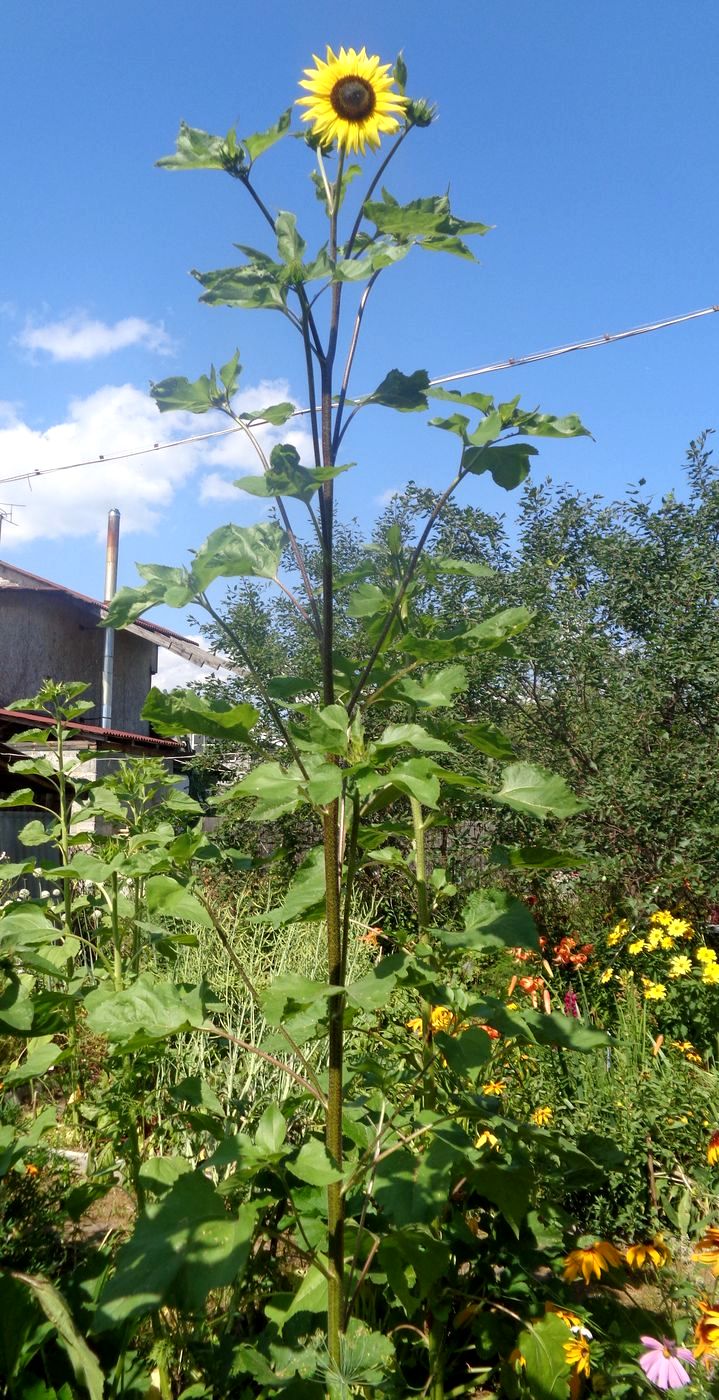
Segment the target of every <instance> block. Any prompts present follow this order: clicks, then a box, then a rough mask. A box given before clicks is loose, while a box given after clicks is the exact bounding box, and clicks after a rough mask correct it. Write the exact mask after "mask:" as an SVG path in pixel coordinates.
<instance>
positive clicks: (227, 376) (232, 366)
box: [220, 350, 242, 402]
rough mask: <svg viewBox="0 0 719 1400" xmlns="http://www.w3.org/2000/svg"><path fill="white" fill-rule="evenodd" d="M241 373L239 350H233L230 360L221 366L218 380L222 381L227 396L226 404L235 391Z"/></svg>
mask: <svg viewBox="0 0 719 1400" xmlns="http://www.w3.org/2000/svg"><path fill="white" fill-rule="evenodd" d="M241 373H242V365H241V364H240V352H239V350H235V353H234V355H233V356H232V359H231V360H228V361H227V364H226V365H222V368H221V369H220V379H221V381H222V385H223V387H224V390H225V393H226V395H227V400H228V402H229V400H230V399H231V398H232V397H233V395H234V394H235V392H236V390H237V381H238V379H239V377H240V375H241Z"/></svg>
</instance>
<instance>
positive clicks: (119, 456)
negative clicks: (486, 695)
mask: <svg viewBox="0 0 719 1400" xmlns="http://www.w3.org/2000/svg"><path fill="white" fill-rule="evenodd" d="M715 311H719V305H717V306H705V307H703V308H702V309H701V311H687V312H685V314H684V315H683V316H668V317H667V318H666V319H665V320H663V321H651V322H649V324H648V325H645V326H632V327H631V328H630V329H629V330H626V331H613V332H611V333H608V334H606V335H595V336H592V337H591V339H589V340H576V341H572V342H571V343H570V344H568V345H557V346H555V347H554V348H553V349H552V350H537V351H535V352H534V353H533V354H531V355H517V356H512V357H511V358H510V359H508V360H497V361H496V362H495V363H494V364H491V365H480V366H478V368H476V369H462V370H459V371H458V372H457V373H456V374H444V375H441V376H440V377H439V378H438V379H430V381H429V383H430V387H431V388H438V387H439V385H441V384H451V383H454V382H455V381H456V380H459V379H473V378H475V377H476V376H478V375H480V374H494V373H496V371H497V370H501V369H516V368H518V367H519V366H520V365H532V364H536V363H537V361H538V360H554V359H556V358H557V357H558V356H559V355H571V354H573V353H574V351H576V350H593V349H595V348H596V347H597V346H599V345H613V344H614V343H615V342H616V341H618V340H629V339H631V338H632V337H633V336H636V335H648V334H649V333H650V332H652V331H661V330H664V329H665V328H666V327H667V326H679V325H681V324H682V323H683V322H684V321H696V320H697V319H698V317H700V316H712V315H713V314H714V312H715ZM355 402H359V403H363V402H365V403H366V402H368V400H367V398H365V399H364V400H363V399H360V400H358V401H357V400H356V401H355ZM311 411H312V410H311V409H309V408H296V409H295V410H294V412H293V413H292V415H291V417H292V418H302V417H304V416H306V415H307V414H308V413H310V412H311ZM265 421H266V420H264V419H258V420H257V426H263V425H264V424H265ZM242 431H243V425H239V426H234V427H232V428H218V429H217V431H215V432H211V433H193V434H192V435H191V436H190V437H184V438H173V439H172V441H170V442H154V443H153V444H152V447H138V448H136V449H135V450H134V451H133V452H117V453H115V454H114V455H112V456H105V455H103V454H102V453H101V454H99V455H98V456H97V457H88V458H86V459H85V460H84V461H81V462H65V463H64V464H63V465H62V466H59V467H35V468H34V469H32V468H31V469H30V470H29V471H28V470H25V471H22V472H17V473H16V475H14V476H4V477H0V486H8V485H10V483H11V482H15V481H27V483H28V485H30V484H31V483H32V482H33V481H36V480H37V479H38V477H42V476H52V475H54V474H55V473H56V472H69V471H74V470H75V468H76V467H96V466H102V464H103V463H105V462H127V461H129V459H130V458H131V457H145V456H148V455H149V454H151V453H153V452H166V451H167V450H168V449H169V448H172V447H185V446H187V445H188V444H189V443H193V442H209V441H210V440H211V439H213V438H222V437H228V436H229V435H230V434H231V433H239V432H242Z"/></svg>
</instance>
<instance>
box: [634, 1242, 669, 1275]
mask: <svg viewBox="0 0 719 1400" xmlns="http://www.w3.org/2000/svg"><path fill="white" fill-rule="evenodd" d="M625 1257H626V1261H627V1263H628V1265H629V1267H630V1269H634V1270H637V1271H638V1270H639V1269H645V1268H646V1266H647V1264H653V1265H654V1267H655V1269H663V1268H664V1265H665V1264H666V1263H667V1260H668V1259H669V1250H668V1249H667V1247H666V1245H665V1243H664V1240H663V1238H662V1236H661V1235H655V1236H654V1239H653V1240H650V1241H649V1242H648V1243H646V1244H630V1245H628V1246H627V1250H626V1255H625Z"/></svg>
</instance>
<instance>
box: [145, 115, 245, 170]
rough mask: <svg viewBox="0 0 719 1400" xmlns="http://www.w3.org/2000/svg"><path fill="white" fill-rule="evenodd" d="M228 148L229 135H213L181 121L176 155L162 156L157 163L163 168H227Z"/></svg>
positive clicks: (232, 134) (232, 133) (231, 134)
mask: <svg viewBox="0 0 719 1400" xmlns="http://www.w3.org/2000/svg"><path fill="white" fill-rule="evenodd" d="M230 136H234V132H231V133H230ZM228 149H230V148H228V138H227V137H225V136H211V135H210V133H209V131H202V130H200V128H199V127H195V126H188V125H187V122H180V131H179V134H178V137H177V149H176V151H175V153H174V155H171V156H161V158H160V160H158V161H156V162H155V164H156V165H159V166H160V167H161V168H162V169H163V170H225V169H226V161H227V154H228Z"/></svg>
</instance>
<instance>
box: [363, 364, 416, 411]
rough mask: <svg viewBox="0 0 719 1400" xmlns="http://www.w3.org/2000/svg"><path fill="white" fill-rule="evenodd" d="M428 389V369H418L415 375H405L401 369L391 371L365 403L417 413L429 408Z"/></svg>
mask: <svg viewBox="0 0 719 1400" xmlns="http://www.w3.org/2000/svg"><path fill="white" fill-rule="evenodd" d="M428 388H429V375H428V374H427V371H426V369H417V370H415V372H414V374H403V373H402V371H401V370H399V369H391V370H390V372H389V374H387V375H385V377H384V379H383V380H382V383H381V384H378V385H377V388H376V389H375V390H374V393H372V394H370V395H369V398H367V399H365V400H364V402H365V403H376V404H382V406H383V407H384V408H396V409H398V410H399V412H400V413H416V412H417V411H418V410H420V409H423V408H426V407H427V390H428Z"/></svg>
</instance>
